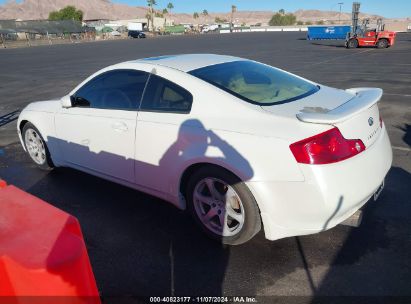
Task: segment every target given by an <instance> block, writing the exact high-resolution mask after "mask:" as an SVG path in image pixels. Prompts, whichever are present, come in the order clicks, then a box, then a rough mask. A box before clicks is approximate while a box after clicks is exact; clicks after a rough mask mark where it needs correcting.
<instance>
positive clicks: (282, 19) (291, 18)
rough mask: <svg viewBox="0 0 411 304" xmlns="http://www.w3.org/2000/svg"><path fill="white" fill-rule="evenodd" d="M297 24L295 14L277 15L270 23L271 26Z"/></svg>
mask: <svg viewBox="0 0 411 304" xmlns="http://www.w3.org/2000/svg"><path fill="white" fill-rule="evenodd" d="M296 22H297V17H296V16H295V15H293V14H285V15H281V14H280V13H276V14H274V15H273V16H272V17H271V20H270V21H269V22H268V24H269V25H271V26H276V25H277V26H278V25H280V26H282V25H294V24H295V23H296Z"/></svg>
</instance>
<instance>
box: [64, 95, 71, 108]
mask: <svg viewBox="0 0 411 304" xmlns="http://www.w3.org/2000/svg"><path fill="white" fill-rule="evenodd" d="M61 106H62V107H63V108H71V107H72V106H73V103H72V102H71V96H69V95H66V96H64V97H62V98H61Z"/></svg>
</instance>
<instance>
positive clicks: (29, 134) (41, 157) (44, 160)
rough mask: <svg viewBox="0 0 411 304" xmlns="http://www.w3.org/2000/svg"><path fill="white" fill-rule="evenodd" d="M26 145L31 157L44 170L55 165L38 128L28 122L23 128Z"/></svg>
mask: <svg viewBox="0 0 411 304" xmlns="http://www.w3.org/2000/svg"><path fill="white" fill-rule="evenodd" d="M22 136H23V141H24V146H25V147H26V151H27V153H28V154H29V156H30V158H31V159H32V160H33V161H34V162H35V163H36V165H37V166H38V167H40V168H41V169H43V170H51V169H52V168H53V167H54V165H53V162H52V160H51V157H50V153H49V150H48V148H47V145H46V143H45V141H44V139H43V137H42V136H41V135H40V132H39V131H38V130H37V128H36V127H35V126H34V125H33V124H31V123H29V122H28V123H26V124H25V125H24V127H23V130H22Z"/></svg>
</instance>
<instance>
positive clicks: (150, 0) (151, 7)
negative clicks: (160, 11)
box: [147, 0, 157, 30]
mask: <svg viewBox="0 0 411 304" xmlns="http://www.w3.org/2000/svg"><path fill="white" fill-rule="evenodd" d="M147 5H148V13H149V14H150V20H151V29H152V30H154V6H156V5H157V1H156V0H147ZM149 29H150V23H149Z"/></svg>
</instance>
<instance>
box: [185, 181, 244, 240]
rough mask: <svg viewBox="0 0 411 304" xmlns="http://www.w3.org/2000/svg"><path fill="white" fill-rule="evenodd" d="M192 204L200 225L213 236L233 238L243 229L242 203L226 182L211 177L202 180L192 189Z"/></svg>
mask: <svg viewBox="0 0 411 304" xmlns="http://www.w3.org/2000/svg"><path fill="white" fill-rule="evenodd" d="M193 202H194V209H195V212H196V214H197V216H198V218H199V219H200V221H201V223H202V224H203V225H204V226H205V227H206V228H207V229H208V230H210V231H212V232H214V233H215V234H217V235H219V236H224V237H225V236H234V235H236V234H237V233H239V232H240V231H241V229H242V228H243V225H244V220H245V211H244V206H243V202H242V201H241V198H240V196H239V195H238V194H237V192H236V191H235V190H234V188H233V187H231V186H230V185H229V184H227V183H226V182H224V181H222V180H219V179H216V178H211V177H207V178H204V179H202V180H201V181H199V182H198V183H197V185H196V187H195V188H194V193H193Z"/></svg>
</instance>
